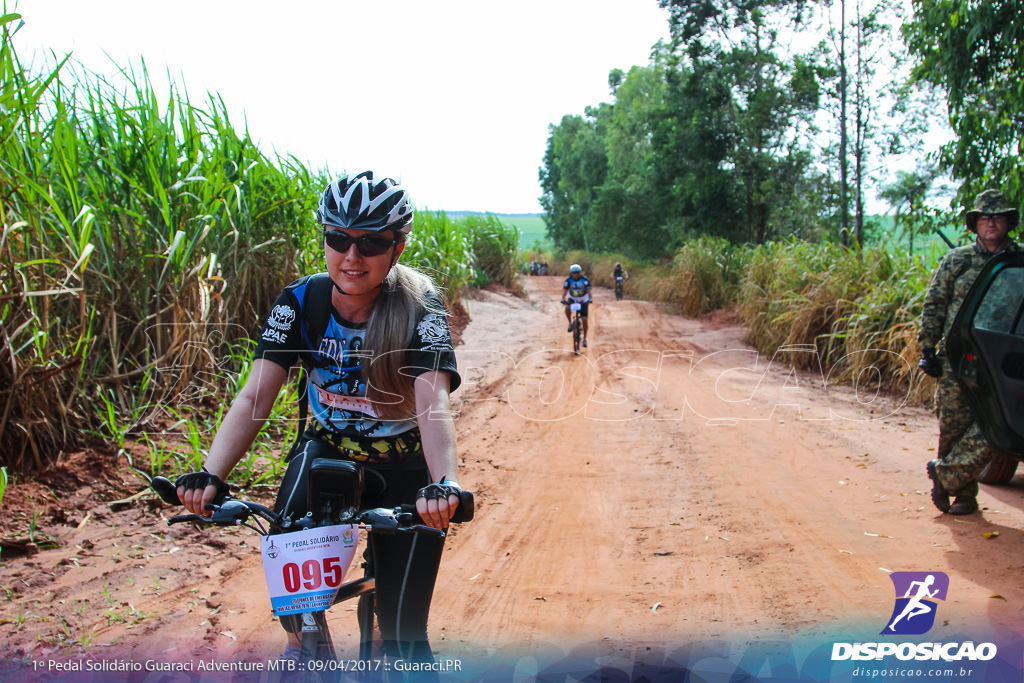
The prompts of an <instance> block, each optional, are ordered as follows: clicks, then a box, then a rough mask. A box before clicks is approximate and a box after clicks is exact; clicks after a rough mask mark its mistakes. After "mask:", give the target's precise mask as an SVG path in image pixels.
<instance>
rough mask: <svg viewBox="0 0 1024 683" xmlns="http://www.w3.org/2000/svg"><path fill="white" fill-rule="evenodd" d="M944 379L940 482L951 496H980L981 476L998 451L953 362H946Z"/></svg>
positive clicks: (938, 399) (939, 403)
mask: <svg viewBox="0 0 1024 683" xmlns="http://www.w3.org/2000/svg"><path fill="white" fill-rule="evenodd" d="M942 366H943V367H942V370H943V373H942V377H940V378H939V381H938V387H937V388H936V390H935V413H936V414H937V415H938V417H939V449H938V458H939V461H940V462H939V464H938V465H937V466H936V467H935V472H936V473H937V474H938V477H939V482H940V483H941V484H942V487H943V488H944V489H946V491H947V492H948V493H949V494H950V495H954V496H957V495H966V496H977V495H978V475H979V474H981V471H982V470H983V469H985V466H986V465H988V463H989V461H991V460H992V456H993V455H994V454H995V451H994V450H993V449H992V447H991V446H989V444H988V441H987V440H986V439H985V435H984V434H982V432H981V428H979V427H978V423H977V422H975V421H974V414H973V413H972V412H971V407H970V405H968V403H967V396H965V395H964V393H963V391H961V390H960V386H959V385H958V384H957V383H956V379H954V378H953V371H952V369H951V368H950V367H949V363H947V362H946V361H945V360H943V362H942Z"/></svg>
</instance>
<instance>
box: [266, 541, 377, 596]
mask: <svg viewBox="0 0 1024 683" xmlns="http://www.w3.org/2000/svg"><path fill="white" fill-rule="evenodd" d="M358 541H359V527H357V526H356V525H354V524H338V525H335V526H325V527H319V528H317V529H304V530H302V531H293V532H292V533H288V534H275V535H273V536H263V537H262V538H261V539H260V549H261V551H262V555H263V573H264V575H265V576H266V579H267V590H268V591H269V592H270V607H271V609H272V610H273V611H274V614H275V615H281V614H301V613H303V612H319V611H321V610H325V609H327V608H328V607H330V606H331V603H333V602H334V596H335V595H337V593H338V587H339V586H341V582H342V581H343V580H344V578H345V573H346V572H347V571H348V568H349V566H350V565H351V564H352V557H353V556H354V555H355V553H356V544H357V542H358Z"/></svg>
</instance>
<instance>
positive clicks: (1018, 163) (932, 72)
mask: <svg viewBox="0 0 1024 683" xmlns="http://www.w3.org/2000/svg"><path fill="white" fill-rule="evenodd" d="M913 8H914V16H913V18H912V20H910V21H908V22H906V23H905V24H904V25H903V35H904V38H905V39H906V42H907V46H908V48H909V50H910V52H911V54H913V55H914V56H915V57H916V58H917V60H918V62H917V64H916V66H915V68H914V70H913V77H914V78H915V79H916V80H917V81H918V82H923V83H928V84H931V85H933V86H936V87H938V88H941V89H943V90H945V92H946V94H947V97H948V101H947V104H948V111H949V122H950V125H951V127H952V128H953V131H954V133H955V135H956V140H954V141H953V142H950V143H948V144H946V145H944V146H943V147H942V149H941V153H940V157H939V162H940V164H941V165H942V167H943V168H945V169H947V170H948V171H949V172H950V173H951V175H952V176H953V178H955V179H958V180H961V181H963V182H962V184H961V185H960V189H959V198H960V199H961V200H962V201H967V200H968V199H969V198H971V197H973V196H974V195H975V194H976V193H977V192H979V191H980V190H982V189H984V188H985V187H991V186H1001V187H1002V188H1003V190H1004V191H1005V192H1006V193H1007V194H1008V195H1009V196H1011V197H1016V198H1018V199H1019V198H1020V197H1022V196H1024V161H1022V158H1021V156H1022V153H1024V88H1021V85H1020V83H1021V77H1022V65H1024V1H1022V0H988V1H986V2H969V1H967V0H913Z"/></svg>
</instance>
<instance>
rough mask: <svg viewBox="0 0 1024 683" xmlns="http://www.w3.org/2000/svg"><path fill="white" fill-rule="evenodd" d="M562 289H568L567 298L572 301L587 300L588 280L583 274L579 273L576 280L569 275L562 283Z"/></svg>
mask: <svg viewBox="0 0 1024 683" xmlns="http://www.w3.org/2000/svg"><path fill="white" fill-rule="evenodd" d="M562 289H568V290H569V298H570V299H571V300H573V301H588V300H589V299H588V297H587V294H588V293H589V292H590V280H588V279H587V278H586V276H585V275H581V276H580V278H579V279H578V280H577V279H575V278H573V277H572V276H571V275H570V276H569V277H567V278H565V282H564V283H562Z"/></svg>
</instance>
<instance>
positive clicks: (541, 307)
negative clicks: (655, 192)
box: [0, 277, 1024, 678]
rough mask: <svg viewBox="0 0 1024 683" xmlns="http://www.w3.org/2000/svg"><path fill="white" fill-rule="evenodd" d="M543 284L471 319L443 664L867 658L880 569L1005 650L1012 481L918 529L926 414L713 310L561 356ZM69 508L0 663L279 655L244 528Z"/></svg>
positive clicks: (24, 585)
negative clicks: (577, 656)
mask: <svg viewBox="0 0 1024 683" xmlns="http://www.w3.org/2000/svg"><path fill="white" fill-rule="evenodd" d="M560 282H561V280H560V279H557V278H554V277H550V278H546V277H545V278H539V277H538V278H528V279H527V280H526V281H525V283H524V285H525V287H526V291H527V294H528V298H525V299H523V298H517V297H514V296H512V295H509V294H503V293H494V292H484V293H483V294H482V295H481V298H479V299H474V300H472V301H470V302H469V312H470V315H471V316H472V322H471V323H470V325H469V327H468V328H467V329H466V332H465V334H464V336H463V344H462V346H460V350H459V355H460V358H459V362H460V369H461V371H462V374H463V378H464V383H463V387H462V388H461V389H460V390H459V391H458V392H457V394H456V398H457V400H456V409H457V410H458V411H459V416H458V419H457V426H458V431H459V449H460V455H461V457H462V460H463V471H462V476H461V478H462V481H463V483H464V485H465V486H467V487H468V488H471V489H473V490H475V491H476V492H477V495H478V501H479V505H478V514H477V519H476V521H474V522H473V523H472V525H470V526H467V527H465V528H462V529H459V530H457V531H456V533H455V534H454V535H453V537H452V538H451V539H450V541H449V544H448V546H447V548H446V559H445V561H444V563H443V565H442V572H443V576H442V578H441V580H440V583H439V585H438V588H437V591H436V595H435V599H434V609H433V612H432V615H431V636H432V642H433V644H434V646H435V648H436V649H437V650H438V651H439V652H440V653H441V654H442V655H443V656H458V657H471V658H478V659H479V658H486V657H498V658H504V659H505V660H506V661H512V662H513V663H514V662H515V661H517V660H516V657H518V656H520V655H524V656H525V655H526V654H528V653H533V655H537V653H558V652H570V651H577V652H578V651H580V650H581V648H582V649H587V648H591V649H594V648H596V651H599V652H601V653H604V654H605V655H607V656H609V657H613V658H614V657H620V658H625V659H636V658H638V657H642V656H643V653H645V652H651V651H654V650H658V651H661V650H665V649H666V648H671V647H673V646H674V645H677V644H679V643H684V642H685V643H697V642H709V641H716V640H721V639H725V640H728V641H730V642H733V643H738V642H757V641H768V640H772V639H777V638H779V637H784V638H796V637H805V636H807V637H812V636H815V635H816V634H829V633H842V634H843V639H845V640H851V639H858V638H860V639H868V640H873V639H876V638H877V636H878V633H879V631H880V630H881V628H882V627H884V626H885V621H886V619H887V618H888V617H889V615H890V612H891V611H892V609H893V599H894V595H893V590H894V589H893V584H892V582H891V580H890V578H889V574H890V572H894V571H932V572H945V573H947V574H948V575H949V577H950V590H949V596H948V599H947V600H946V601H945V603H944V604H943V605H942V611H941V618H940V621H939V622H937V625H936V627H935V629H934V630H933V632H932V634H931V635H930V636H929V637H930V638H935V639H942V638H949V637H952V636H954V635H956V634H964V633H969V634H970V635H971V637H972V638H973V639H975V640H981V639H984V638H985V637H986V635H987V634H990V633H994V632H1003V633H1006V632H1013V633H1017V634H1020V633H1024V613H1022V612H1021V607H1022V605H1024V585H1022V581H1021V572H1022V571H1024V568H1022V561H1021V559H1020V558H1021V556H1022V550H1024V496H1022V488H1021V480H1020V479H1019V478H1018V479H1017V480H1015V482H1013V483H1012V484H1011V485H1010V486H1007V487H999V488H995V487H983V491H982V494H981V498H980V502H981V504H982V506H983V508H984V509H983V511H982V512H981V513H980V514H976V515H972V516H968V517H962V518H954V517H951V516H949V515H940V514H939V513H938V512H937V511H936V510H935V509H934V508H933V506H932V504H931V502H930V500H929V497H928V495H927V490H928V488H927V480H926V478H925V475H924V463H925V462H926V461H927V460H928V459H929V457H931V454H932V453H933V451H934V443H935V439H936V434H937V430H936V425H935V420H934V418H933V417H932V415H931V414H930V413H929V412H928V411H926V410H923V409H920V408H913V407H908V406H904V405H902V401H901V400H900V399H899V397H891V396H879V395H876V394H874V393H873V392H872V391H871V390H870V388H869V387H867V386H865V387H860V388H856V387H853V388H851V387H847V386H836V385H835V384H834V383H832V382H830V381H829V380H828V378H827V377H823V376H822V375H821V374H818V375H813V374H807V373H794V372H792V371H791V370H790V369H789V366H788V364H787V362H786V358H787V355H788V354H794V353H806V352H807V350H806V349H789V350H785V351H784V352H780V353H779V354H776V357H774V358H765V357H763V356H758V355H757V354H756V353H754V352H753V351H752V350H751V349H750V348H748V347H747V346H746V345H744V344H743V342H742V330H741V329H740V328H739V327H737V326H736V325H735V324H733V323H731V322H730V321H729V319H728V316H712V317H710V318H708V319H707V320H689V319H684V318H680V317H676V316H671V315H663V314H662V313H660V312H659V309H658V308H657V307H656V306H655V305H653V304H650V303H646V302H639V301H632V300H629V299H627V300H625V301H619V302H617V301H615V300H614V297H613V296H612V293H611V292H610V290H600V291H597V292H596V293H595V298H596V302H595V304H594V305H593V306H592V308H591V322H590V325H591V327H590V333H589V346H588V348H587V349H585V351H584V353H583V354H582V355H580V356H574V355H573V353H572V351H571V338H570V335H568V334H567V333H566V331H565V322H564V316H563V313H562V311H561V306H560V305H559V303H558V298H559V293H560ZM89 504H91V505H93V506H94V507H93V508H92V509H91V510H90V511H91V512H93V513H94V514H92V515H91V516H90V518H89V519H88V520H86V521H87V522H88V523H83V522H82V520H83V519H86V518H85V514H86V510H89V508H88V505H89ZM82 505H83V506H86V507H84V508H83V509H81V510H79V511H78V512H77V513H76V512H75V511H71V512H69V513H68V515H67V521H66V524H65V525H64V526H63V527H62V528H61V529H57V530H55V531H54V532H53V533H54V534H59V536H60V538H61V540H62V546H61V547H60V548H58V549H56V550H48V551H44V552H42V553H40V554H38V555H35V556H32V557H28V558H19V559H13V560H9V561H7V562H5V563H4V565H3V566H2V567H0V586H2V587H3V588H5V589H6V599H4V600H3V601H0V616H2V617H3V619H2V623H0V636H2V640H3V641H4V643H5V644H4V645H3V646H2V647H3V648H4V649H3V651H2V652H0V654H2V655H3V656H4V657H5V658H8V659H10V658H14V657H22V658H25V657H38V656H41V654H46V653H50V654H52V653H59V652H65V651H69V650H73V649H75V648H80V647H82V646H86V647H87V648H90V651H92V652H96V651H99V652H109V653H114V652H117V653H130V655H131V656H132V657H134V658H141V657H147V656H153V657H162V658H164V659H174V658H181V657H188V656H193V657H194V656H205V655H210V654H211V653H212V654H214V655H216V656H219V657H226V658H233V657H258V656H266V655H267V654H276V652H278V651H279V650H280V648H281V635H280V631H279V629H278V627H277V626H276V625H275V624H273V623H272V618H271V617H270V615H269V610H268V608H267V603H266V596H265V588H264V587H263V584H262V570H261V568H260V565H259V559H258V557H257V554H256V553H254V552H253V551H252V549H253V548H255V538H254V537H253V536H252V535H251V534H243V533H237V532H235V531H233V530H232V531H226V532H222V533H218V532H208V533H209V534H210V535H211V537H215V538H216V542H215V544H214V545H211V544H210V543H206V544H197V543H196V542H195V541H194V538H195V536H194V534H192V533H191V532H187V531H185V530H180V529H174V530H172V531H169V532H168V531H166V527H164V526H163V524H162V523H161V522H160V521H159V520H158V519H156V518H155V517H154V515H153V513H152V512H151V511H150V510H147V509H143V508H141V507H140V506H135V508H134V509H128V510H126V511H121V512H117V513H112V512H110V511H109V507H107V506H105V503H103V504H97V501H95V500H91V501H89V500H86V501H85V502H83V503H82ZM152 509H154V510H155V509H156V508H155V507H154V508H152ZM332 614H333V615H334V616H333V617H332V624H333V625H334V626H333V628H334V630H335V633H336V636H338V639H339V640H341V641H345V640H346V638H347V637H348V636H350V635H354V631H355V618H354V609H353V608H351V607H348V606H346V605H341V606H339V607H338V608H336V609H335V610H333V611H332ZM62 632H63V633H64V634H65V635H63V636H62V635H61V634H62ZM62 641H63V646H62V645H61V644H60V643H61V642H62ZM348 642H351V641H348ZM538 656H539V655H538ZM533 661H534V662H536V659H534V660H533ZM516 666H519V665H516ZM526 668H527V669H529V665H526ZM517 671H519V669H517ZM0 678H2V676H0Z"/></svg>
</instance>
